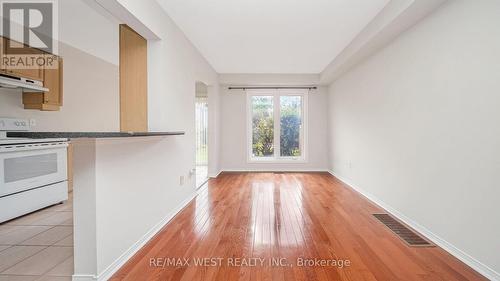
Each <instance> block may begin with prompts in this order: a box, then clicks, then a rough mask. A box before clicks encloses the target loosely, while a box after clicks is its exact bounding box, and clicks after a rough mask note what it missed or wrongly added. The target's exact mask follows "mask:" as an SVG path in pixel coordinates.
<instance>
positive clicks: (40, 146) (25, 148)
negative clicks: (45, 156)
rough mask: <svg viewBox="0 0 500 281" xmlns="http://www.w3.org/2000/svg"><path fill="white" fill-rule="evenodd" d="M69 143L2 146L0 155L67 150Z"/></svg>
mask: <svg viewBox="0 0 500 281" xmlns="http://www.w3.org/2000/svg"><path fill="white" fill-rule="evenodd" d="M66 147H68V143H67V142H50V143H29V144H13V145H2V146H0V153H2V152H13V151H29V150H44V149H54V148H66Z"/></svg>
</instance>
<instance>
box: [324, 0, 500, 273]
mask: <svg viewBox="0 0 500 281" xmlns="http://www.w3.org/2000/svg"><path fill="white" fill-rule="evenodd" d="M498 11H500V2H499V1H496V0H481V1H467V0H457V1H450V2H448V3H447V4H445V5H444V6H443V7H441V8H440V9H439V10H437V11H436V12H435V13H433V14H432V15H430V16H429V17H428V18H426V19H425V20H423V21H422V22H420V23H419V24H418V25H416V26H414V27H413V28H412V29H410V30H409V31H407V32H406V33H404V34H403V35H401V36H400V37H399V38H398V39H396V40H395V41H394V42H392V43H391V44H390V45H389V46H387V47H386V48H385V49H383V50H381V51H380V52H379V53H377V54H375V55H374V56H372V57H371V58H369V59H368V60H367V61H365V62H364V63H362V64H361V65H358V66H357V67H356V68H354V69H352V70H351V71H350V72H348V73H347V74H345V75H344V76H342V77H341V78H340V79H338V80H337V81H335V82H334V83H333V85H332V86H331V88H330V96H329V108H330V116H329V121H330V122H329V124H330V125H329V126H330V128H329V130H330V132H331V135H330V143H329V147H330V150H331V155H330V158H331V159H332V163H331V169H332V170H333V172H334V173H335V174H336V175H338V176H340V177H341V178H343V179H345V180H347V181H348V182H350V183H352V185H353V186H355V187H357V188H359V189H360V190H362V191H363V192H365V193H366V194H368V195H369V196H371V197H372V198H375V199H376V200H378V201H379V202H382V203H383V204H384V205H386V206H389V207H391V208H392V209H394V210H395V211H397V212H398V213H399V214H401V215H402V216H404V217H406V218H408V219H409V220H411V221H413V222H414V223H415V224H417V225H420V226H421V227H422V228H424V229H426V230H427V231H430V233H433V234H434V235H435V236H434V238H436V237H438V238H440V239H443V240H440V241H441V242H443V241H445V242H448V243H450V244H447V245H448V250H451V251H452V253H453V254H455V255H459V256H460V257H461V258H463V259H465V260H466V261H468V262H469V264H471V265H473V266H475V267H476V268H477V269H480V270H481V271H482V273H483V274H488V276H489V277H490V278H497V279H499V278H500V276H499V275H498V272H500V255H499V252H498V249H500V244H499V243H500V242H499V241H500V240H499V239H498V238H499V237H500V219H499V211H498V199H499V198H500V188H499V187H500V177H499V176H498V175H499V171H500V160H499V159H500V149H499V147H500V126H499V121H500V110H499V108H500V95H499V92H500V53H499V50H500V29H499V26H500V17H499V14H498ZM454 247H456V248H454ZM460 251H462V252H460ZM488 267H489V269H490V270H488ZM494 271H496V272H497V273H494Z"/></svg>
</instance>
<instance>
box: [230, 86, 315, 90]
mask: <svg viewBox="0 0 500 281" xmlns="http://www.w3.org/2000/svg"><path fill="white" fill-rule="evenodd" d="M228 89H229V90H278V89H307V90H316V89H318V87H316V86H307V87H286V86H281V87H280V86H274V87H272V86H267V87H228Z"/></svg>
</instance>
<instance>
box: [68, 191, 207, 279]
mask: <svg viewBox="0 0 500 281" xmlns="http://www.w3.org/2000/svg"><path fill="white" fill-rule="evenodd" d="M203 188H204V187H201V188H200V190H201V189H203ZM198 193H199V191H195V192H193V193H192V194H191V195H190V196H189V197H188V198H186V199H185V200H184V201H182V202H181V203H180V204H179V205H178V206H177V207H176V208H175V209H174V210H173V211H171V212H170V213H169V214H168V215H167V216H165V218H164V219H162V220H161V221H160V222H159V223H157V224H156V225H155V226H154V227H152V228H151V229H150V230H149V231H148V232H146V234H144V235H143V236H142V237H141V238H140V239H139V240H138V241H137V242H135V243H134V245H132V246H131V247H130V248H129V249H128V250H127V251H125V252H124V253H123V254H122V255H121V256H120V257H119V258H117V259H116V260H115V261H114V262H113V263H112V264H111V265H109V266H108V267H107V268H106V269H105V270H104V271H103V272H102V273H101V274H99V275H98V276H97V278H95V277H94V278H93V279H85V278H88V277H93V276H90V275H79V276H76V275H73V281H91V280H96V281H101V280H108V279H109V278H111V276H112V275H113V274H114V273H115V272H116V271H118V269H120V268H121V267H122V266H123V265H124V264H125V263H126V262H127V261H128V260H129V259H130V258H131V257H132V256H133V255H134V254H135V253H137V252H138V251H139V250H140V249H141V248H142V247H143V246H144V245H145V244H146V243H147V242H148V241H149V240H151V238H153V236H155V235H156V234H157V233H158V231H160V230H161V229H162V228H163V227H164V226H165V225H166V224H167V223H169V222H170V220H171V219H172V218H173V217H175V215H177V213H179V212H180V211H181V210H182V209H184V207H186V205H187V204H189V202H191V200H193V199H194V198H195V197H196V195H198ZM75 277H76V278H77V279H75Z"/></svg>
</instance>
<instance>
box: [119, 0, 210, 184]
mask: <svg viewBox="0 0 500 281" xmlns="http://www.w3.org/2000/svg"><path fill="white" fill-rule="evenodd" d="M119 2H120V4H121V5H123V6H124V7H125V8H126V9H128V10H129V11H130V12H131V13H132V14H134V15H135V16H136V17H137V18H138V19H139V20H140V21H141V22H142V23H143V24H144V25H146V26H147V28H149V29H150V30H152V31H153V32H154V33H155V34H157V35H158V36H159V37H160V38H161V40H158V41H152V40H150V41H148V118H149V130H150V131H165V130H173V131H179V130H180V131H185V132H186V136H185V137H184V141H183V146H182V149H181V150H179V152H178V154H177V155H172V157H173V159H176V161H175V162H173V165H181V167H183V169H184V171H185V173H187V172H188V171H189V169H192V168H194V163H195V152H194V151H195V131H194V130H195V126H194V124H195V113H194V108H195V107H194V106H195V85H196V82H197V81H201V82H203V83H205V84H206V85H208V86H209V97H208V99H209V110H210V111H212V113H215V112H217V110H218V103H219V98H218V94H219V91H218V78H217V74H216V73H215V71H214V70H213V68H212V67H211V66H210V65H209V64H208V62H207V61H206V60H205V59H204V58H203V57H202V56H201V55H200V53H199V52H198V50H197V49H196V48H195V47H194V46H193V45H192V44H191V42H189V40H188V39H187V38H186V37H185V35H184V33H182V31H181V30H180V29H179V28H178V27H177V26H176V25H175V23H174V22H173V21H172V20H171V19H170V17H169V16H168V15H167V14H166V13H165V12H164V10H163V9H162V8H161V6H160V5H159V4H158V3H157V2H156V1H154V0H147V1H133V0H120V1H119ZM209 114H210V113H209ZM216 120H217V118H216V116H212V118H210V120H209V144H212V145H210V147H209V174H214V173H217V171H218V170H219V159H218V157H217V156H218V153H217V149H218V148H217V142H216V137H217V136H218V134H219V133H218V132H219V128H218V125H219V124H218V122H217V121H216ZM190 184H191V185H190V187H192V188H193V189H194V185H195V183H194V182H193V183H190Z"/></svg>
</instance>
